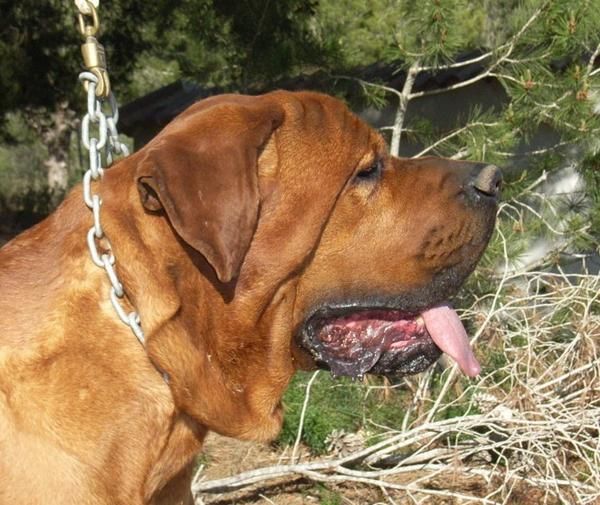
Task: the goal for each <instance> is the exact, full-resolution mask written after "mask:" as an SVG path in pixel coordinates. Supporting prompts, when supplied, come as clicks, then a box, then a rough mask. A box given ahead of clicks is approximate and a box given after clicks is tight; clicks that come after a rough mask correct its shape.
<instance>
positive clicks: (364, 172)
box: [356, 159, 383, 181]
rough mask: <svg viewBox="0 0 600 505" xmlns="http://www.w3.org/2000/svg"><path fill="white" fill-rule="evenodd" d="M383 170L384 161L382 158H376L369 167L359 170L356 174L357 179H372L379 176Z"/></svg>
mask: <svg viewBox="0 0 600 505" xmlns="http://www.w3.org/2000/svg"><path fill="white" fill-rule="evenodd" d="M382 170H383V161H382V160H381V159H377V160H375V161H374V162H373V163H371V164H370V165H368V166H367V167H365V168H363V169H361V170H359V171H358V172H357V174H356V180H357V181H370V180H374V179H377V178H379V176H380V175H381V171H382Z"/></svg>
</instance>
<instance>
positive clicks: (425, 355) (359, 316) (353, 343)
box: [302, 303, 480, 377]
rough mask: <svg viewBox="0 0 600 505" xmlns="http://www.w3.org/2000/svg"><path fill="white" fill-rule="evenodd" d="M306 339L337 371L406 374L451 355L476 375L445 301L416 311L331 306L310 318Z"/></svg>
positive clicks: (460, 327)
mask: <svg viewBox="0 0 600 505" xmlns="http://www.w3.org/2000/svg"><path fill="white" fill-rule="evenodd" d="M302 344H303V346H304V347H305V348H307V349H308V350H309V351H310V352H311V353H312V355H313V357H314V359H315V360H316V361H317V363H318V364H320V365H322V366H325V367H326V368H329V369H330V370H331V372H332V373H333V374H334V375H346V376H350V377H361V376H363V375H364V374H366V373H371V374H376V375H387V376H394V377H398V376H403V375H409V374H414V373H418V372H422V371H423V370H425V369H426V368H427V367H429V366H430V365H431V364H432V363H434V362H435V361H436V360H437V359H438V358H439V356H440V354H441V352H442V351H443V352H445V353H446V354H448V355H450V356H451V357H452V358H453V359H454V360H455V361H456V363H457V364H458V366H459V367H460V368H461V370H462V371H463V373H465V374H466V375H468V376H470V377H474V376H476V375H478V374H479V372H480V365H479V363H478V362H477V359H476V358H475V356H474V355H473V351H472V350H471V345H470V343H469V339H468V337H467V333H466V331H465V329H464V327H463V325H462V323H461V322H460V319H459V318H458V315H457V314H456V312H455V311H454V309H452V307H450V305H449V304H447V303H443V304H440V305H436V306H434V307H431V308H428V309H426V310H423V311H420V312H414V313H408V312H403V311H400V310H394V309H380V308H378V309H367V308H356V307H354V308H352V309H348V308H346V309H339V310H335V309H327V310H323V311H319V312H317V313H315V314H314V315H313V316H312V317H311V318H310V319H309V320H308V322H307V323H306V325H305V327H304V330H303V336H302Z"/></svg>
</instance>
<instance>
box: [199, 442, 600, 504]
mask: <svg viewBox="0 0 600 505" xmlns="http://www.w3.org/2000/svg"><path fill="white" fill-rule="evenodd" d="M290 455H291V449H290V448H286V449H284V450H277V449H276V448H275V447H274V446H271V445H268V444H259V443H253V442H241V441H238V440H232V439H230V438H225V437H221V436H219V435H216V434H210V435H209V436H208V438H207V440H206V444H205V446H204V450H203V455H202V457H201V458H200V461H201V465H203V466H201V470H200V472H201V475H202V478H203V480H205V481H209V480H213V479H221V478H224V477H229V476H233V475H236V474H238V473H240V472H244V471H248V470H253V469H257V468H261V467H266V466H272V465H277V464H286V463H289V460H290ZM311 459H314V458H312V457H311V455H310V453H309V451H308V450H307V449H306V448H302V449H301V451H300V462H301V463H306V462H309V461H311ZM430 475H431V474H430ZM498 478H499V479H500V475H499V477H498ZM418 479H419V480H420V479H426V480H425V481H424V482H426V483H427V486H426V487H427V488H428V489H431V490H433V491H434V492H435V491H436V490H439V491H442V492H445V491H450V492H451V493H454V494H455V496H454V497H440V496H425V495H423V494H421V495H414V496H413V497H412V498H411V497H410V496H408V494H407V493H406V492H405V491H399V490H389V491H387V493H384V492H383V491H382V490H381V489H378V488H376V487H374V486H366V485H361V484H357V483H353V482H347V483H344V484H343V485H337V484H334V485H330V484H327V485H323V484H320V483H315V482H310V481H308V480H307V479H304V478H300V477H290V478H289V479H279V480H277V481H270V482H269V483H268V485H262V486H260V485H259V486H254V487H249V488H247V489H243V490H240V491H235V492H231V493H218V494H208V493H206V494H204V495H202V500H203V503H204V504H205V505H266V504H271V505H273V504H276V505H319V504H320V505H415V504H416V503H419V504H422V505H462V504H467V503H477V501H472V500H467V499H465V498H464V497H465V496H477V497H484V496H486V495H487V494H488V493H490V492H492V491H493V489H494V488H495V487H496V486H495V485H494V484H498V483H499V482H497V483H494V482H491V483H486V482H484V481H483V480H482V479H481V478H478V477H468V476H465V474H464V473H459V472H456V473H448V472H446V473H444V474H441V475H438V476H437V477H434V478H427V476H426V475H425V474H424V473H410V474H403V475H402V476H401V477H397V478H395V479H388V481H389V482H395V483H398V484H408V483H410V482H414V481H415V480H418ZM444 494H445V493H444ZM461 495H462V496H463V497H462V498H461ZM493 499H494V500H496V501H497V502H498V503H502V502H504V503H506V504H507V505H539V504H546V505H554V504H558V502H557V501H556V500H553V499H552V498H551V497H548V496H545V494H544V493H543V492H542V491H540V490H536V489H534V488H532V487H530V486H515V487H513V489H512V493H511V496H510V497H509V498H508V499H506V497H504V496H494V497H493ZM504 500H506V501H504ZM598 505H600V504H598Z"/></svg>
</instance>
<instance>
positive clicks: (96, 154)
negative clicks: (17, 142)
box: [79, 72, 145, 345]
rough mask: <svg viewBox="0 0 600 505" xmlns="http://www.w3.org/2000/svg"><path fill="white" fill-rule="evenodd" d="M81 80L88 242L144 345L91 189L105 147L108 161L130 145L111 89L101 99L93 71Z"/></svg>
mask: <svg viewBox="0 0 600 505" xmlns="http://www.w3.org/2000/svg"><path fill="white" fill-rule="evenodd" d="M79 80H80V81H82V82H83V83H84V84H85V85H86V88H87V113H86V114H85V115H84V116H83V119H82V121H81V142H82V144H83V146H84V147H85V148H86V149H87V150H88V153H89V169H88V170H87V171H86V172H85V175H84V176H83V200H84V201H85V204H86V206H87V207H88V208H89V209H90V210H91V211H92V215H93V218H94V224H93V225H92V227H91V228H90V229H89V231H88V233H87V245H88V249H89V251H90V255H91V257H92V261H93V262H94V264H95V265H96V266H98V267H100V268H102V269H103V270H104V272H105V273H106V276H107V277H108V280H109V282H110V293H109V298H110V301H111V303H112V306H113V307H114V309H115V312H116V314H117V316H118V317H119V319H120V320H121V321H122V322H123V323H124V324H126V325H127V326H129V328H131V331H132V332H133V334H134V335H135V336H136V338H137V339H138V340H139V341H140V343H141V344H142V345H144V344H145V339H144V332H143V330H142V327H141V325H140V317H139V315H138V313H137V312H135V311H132V312H129V313H127V311H126V310H125V309H124V308H123V305H122V301H123V300H124V299H125V298H126V297H127V295H126V293H125V289H124V288H123V284H122V283H121V281H120V280H119V276H118V275H117V272H116V270H115V262H116V260H115V256H114V254H113V252H112V248H111V245H110V241H109V240H108V237H107V236H106V233H105V232H104V229H103V228H102V224H101V219H100V209H101V208H102V199H101V198H100V195H99V194H98V193H94V192H93V190H92V181H100V180H101V179H102V177H103V175H104V168H102V154H101V153H102V149H104V151H105V156H106V160H107V163H108V164H109V165H110V164H111V163H112V161H113V154H117V155H124V156H127V155H128V154H129V152H128V149H127V146H126V145H125V144H123V143H122V142H121V141H120V140H119V134H118V131H117V122H118V120H119V110H118V107H117V102H116V100H115V98H114V95H113V94H112V93H111V94H110V95H109V96H108V100H106V101H104V100H101V99H98V97H97V96H96V86H97V84H98V78H97V77H96V75H94V74H92V73H91V72H82V73H81V74H80V75H79ZM103 102H104V103H103ZM103 105H106V106H107V109H108V112H107V113H106V114H105V113H104V112H103V111H102V109H103V107H102V106H103ZM91 126H93V127H95V129H96V131H97V136H95V135H94V134H92V133H91V132H90V127H91ZM100 240H102V241H103V247H100V244H99V241H100Z"/></svg>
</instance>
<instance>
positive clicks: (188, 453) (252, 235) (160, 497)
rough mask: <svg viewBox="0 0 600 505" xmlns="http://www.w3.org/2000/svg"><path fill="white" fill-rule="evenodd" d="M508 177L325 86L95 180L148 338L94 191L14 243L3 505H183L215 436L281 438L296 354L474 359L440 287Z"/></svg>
mask: <svg viewBox="0 0 600 505" xmlns="http://www.w3.org/2000/svg"><path fill="white" fill-rule="evenodd" d="M498 186H499V173H498V171H497V169H496V168H495V167H490V166H487V167H486V166H483V165H479V164H474V163H463V162H453V161H449V160H442V159H436V158H426V159H419V160H399V159H393V158H390V156H389V155H388V154H387V152H386V146H385V144H384V142H383V140H382V138H381V137H380V136H379V135H378V134H377V133H376V132H375V131H373V130H372V129H370V128H369V127H367V126H366V125H365V124H364V123H363V122H361V121H360V120H359V119H358V118H357V117H355V116H354V115H353V114H352V113H350V112H349V111H348V110H347V108H346V107H345V106H344V105H343V104H342V103H341V102H339V101H337V100H335V99H333V98H330V97H327V96H324V95H319V94H313V93H288V92H275V93H270V94H267V95H264V96H259V97H246V96H234V95H225V96H220V97H215V98H210V99H207V100H204V101H202V102H200V103H198V104H196V105H194V106H192V107H190V108H189V109H188V110H187V111H186V112H184V113H183V114H182V115H181V116H179V117H178V118H177V119H175V120H174V121H173V122H172V123H171V124H170V125H168V126H167V127H166V128H165V129H164V130H163V131H162V132H161V133H160V134H159V135H158V136H157V137H156V138H155V139H154V140H153V141H152V142H150V144H148V145H147V146H146V147H145V148H144V149H142V150H141V151H139V152H137V153H135V154H133V155H132V156H130V157H128V158H126V159H124V160H123V161H121V162H119V163H118V164H116V165H115V166H114V167H112V168H110V170H107V171H106V173H105V176H104V178H103V179H102V180H101V182H99V183H96V189H97V190H98V192H99V193H100V194H101V196H102V199H103V206H102V223H103V227H104V229H105V230H106V233H107V236H108V237H109V238H110V240H111V243H112V248H113V251H114V254H115V257H116V258H117V270H118V273H119V276H120V278H121V280H122V281H123V284H124V286H125V289H126V292H127V294H128V297H129V300H131V302H132V304H133V306H134V307H135V308H136V310H137V311H138V312H139V314H140V316H141V321H142V326H143V329H144V332H145V335H146V348H144V347H142V346H140V344H139V343H138V341H137V340H136V339H135V337H134V335H133V334H132V333H131V331H130V330H129V329H128V328H127V327H126V326H125V325H123V324H122V323H121V322H120V321H119V319H118V318H117V316H116V315H115V312H114V310H113V307H112V306H111V304H110V302H109V297H108V292H109V283H108V280H107V278H106V275H105V273H104V272H103V271H102V270H101V269H100V268H98V267H96V266H95V265H94V264H93V263H92V261H91V260H90V257H89V253H88V250H87V246H86V240H85V237H86V232H87V230H88V228H89V227H90V225H91V214H90V212H89V211H88V210H87V208H86V207H85V205H84V202H83V198H82V196H81V189H79V188H78V189H76V190H75V191H74V192H73V193H71V194H70V195H69V196H68V197H67V199H66V200H65V202H64V203H63V204H62V205H61V206H60V208H59V209H58V210H57V211H56V212H55V213H54V214H53V215H51V216H50V217H49V218H48V219H46V220H45V221H44V222H42V223H40V224H39V225H37V226H35V227H34V228H32V229H30V230H29V231H27V232H25V233H23V234H22V235H20V236H19V237H17V238H15V239H14V240H13V241H12V242H9V243H8V244H7V245H6V246H5V247H4V248H3V249H2V250H1V251H0V318H1V319H0V504H2V505H6V504H19V505H25V504H46V505H47V504H68V503H73V504H78V505H81V504H94V505H96V504H97V505H99V504H111V505H115V504H128V505H131V504H148V503H153V504H158V503H171V504H174V503H183V502H185V501H186V500H189V498H190V496H189V476H190V472H191V468H192V464H193V458H194V456H195V455H196V454H197V453H198V451H199V450H200V447H201V445H202V440H203V438H204V436H205V434H206V433H207V431H208V430H214V431H216V432H218V433H221V434H224V435H229V436H233V437H239V438H244V439H256V440H265V439H269V438H272V437H274V436H275V435H276V434H277V432H278V430H279V428H280V426H281V421H282V408H281V403H280V399H281V396H282V394H283V391H284V390H285V388H286V385H287V384H288V381H289V380H290V377H291V376H292V374H293V373H294V371H295V370H296V369H298V368H311V367H314V366H315V364H316V365H319V366H323V367H325V368H328V369H330V370H332V372H334V373H336V374H339V375H351V376H360V375H362V374H364V373H367V372H369V373H378V374H387V375H397V376H399V375H402V374H405V373H412V372H416V371H420V370H423V369H424V368H425V367H427V366H429V365H430V364H431V363H432V362H433V361H434V360H435V359H437V357H438V356H439V354H440V348H441V349H443V350H445V351H447V352H448V353H450V354H451V355H452V356H453V357H454V358H455V359H456V360H457V362H458V363H459V365H460V366H461V368H462V369H463V370H464V371H465V372H466V373H467V374H470V375H474V374H476V373H477V372H478V365H477V362H476V361H475V359H474V357H473V355H472V353H471V351H470V347H469V344H468V341H467V340H466V336H465V335H464V330H462V326H460V323H459V322H458V318H457V317H456V315H455V313H454V312H453V311H452V310H451V309H450V308H449V307H448V306H447V305H445V303H444V300H445V299H446V298H447V297H448V296H451V295H452V294H453V293H455V292H456V290H457V289H458V287H459V285H460V284H461V282H462V281H463V280H464V279H465V277H466V276H467V275H468V274H469V273H470V272H471V270H472V269H473V268H474V266H475V264H476V262H477V260H478V258H479V257H480V255H481V253H482V251H483V250H484V248H485V245H486V243H487V241H488V239H489V237H490V234H491V232H492V228H493V223H494V216H495V209H496V196H497V192H498ZM421 316H422V317H421ZM434 342H435V343H434ZM436 344H437V345H436ZM163 373H166V374H167V375H168V383H167V382H165V380H164V379H163Z"/></svg>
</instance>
